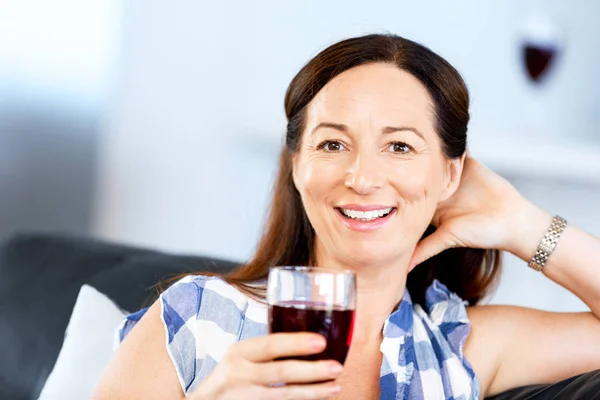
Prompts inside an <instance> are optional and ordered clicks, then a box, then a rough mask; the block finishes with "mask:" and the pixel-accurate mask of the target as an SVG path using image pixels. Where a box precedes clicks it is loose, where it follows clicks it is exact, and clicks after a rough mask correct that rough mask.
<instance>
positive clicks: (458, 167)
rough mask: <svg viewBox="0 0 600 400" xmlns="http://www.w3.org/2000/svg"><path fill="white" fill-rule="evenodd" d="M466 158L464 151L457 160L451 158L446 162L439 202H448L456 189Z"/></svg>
mask: <svg viewBox="0 0 600 400" xmlns="http://www.w3.org/2000/svg"><path fill="white" fill-rule="evenodd" d="M466 158H467V152H466V151H465V153H464V154H463V155H462V156H460V157H458V158H452V159H450V160H448V161H447V164H446V181H445V186H444V190H443V192H442V195H441V197H440V202H442V201H445V200H448V199H449V198H450V197H451V196H452V195H453V194H454V193H455V192H456V190H457V189H458V187H459V185H460V179H461V177H462V172H463V167H464V165H465V159H466Z"/></svg>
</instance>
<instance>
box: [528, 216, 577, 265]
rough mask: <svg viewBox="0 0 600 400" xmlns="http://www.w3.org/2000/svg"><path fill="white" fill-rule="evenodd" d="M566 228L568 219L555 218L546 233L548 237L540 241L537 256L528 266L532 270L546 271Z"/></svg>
mask: <svg viewBox="0 0 600 400" xmlns="http://www.w3.org/2000/svg"><path fill="white" fill-rule="evenodd" d="M566 226H567V220H566V219H564V218H561V217H559V216H558V215H555V216H554V218H553V219H552V225H550V228H549V229H548V231H547V232H546V235H545V236H544V238H543V239H542V240H541V241H540V244H539V246H538V248H537V250H536V252H535V255H534V256H533V258H532V259H531V261H529V263H528V264H527V265H529V267H530V268H533V269H535V270H536V271H541V270H542V269H544V266H546V263H547V262H548V258H549V257H550V255H551V254H552V252H553V251H554V248H555V247H556V243H558V240H559V239H560V235H562V233H563V231H564V230H565V227H566Z"/></svg>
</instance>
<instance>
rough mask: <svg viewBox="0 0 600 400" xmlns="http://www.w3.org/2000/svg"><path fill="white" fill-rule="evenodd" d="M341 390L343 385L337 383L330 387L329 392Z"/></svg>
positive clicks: (333, 392)
mask: <svg viewBox="0 0 600 400" xmlns="http://www.w3.org/2000/svg"><path fill="white" fill-rule="evenodd" d="M341 391H342V387H341V386H339V385H335V386H334V387H332V388H331V389H329V393H331V394H338V393H339V392H341Z"/></svg>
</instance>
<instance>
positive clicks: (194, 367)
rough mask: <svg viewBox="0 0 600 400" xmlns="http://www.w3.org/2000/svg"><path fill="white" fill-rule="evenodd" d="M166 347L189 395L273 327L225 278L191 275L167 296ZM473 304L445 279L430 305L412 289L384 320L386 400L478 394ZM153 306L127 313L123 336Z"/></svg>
mask: <svg viewBox="0 0 600 400" xmlns="http://www.w3.org/2000/svg"><path fill="white" fill-rule="evenodd" d="M159 300H160V304H161V306H162V314H161V319H162V322H163V324H164V328H165V335H166V338H167V344H166V346H167V351H168V353H169V356H170V358H171V361H172V362H173V365H174V366H175V369H176V371H177V377H178V378H179V382H180V384H181V387H182V389H183V392H184V393H185V394H186V395H187V394H188V393H191V392H193V391H194V388H195V387H196V386H197V385H198V384H199V383H200V382H201V381H202V380H203V379H204V378H205V377H206V376H208V375H209V374H210V373H211V372H212V371H213V369H214V368H215V366H216V365H217V363H218V362H219V360H220V359H221V358H222V357H223V355H224V353H225V352H226V350H227V348H228V347H229V346H230V345H232V344H233V343H236V342H238V341H240V340H245V339H249V338H252V337H256V336H259V335H265V334H267V333H268V327H267V318H268V307H267V306H266V305H265V304H262V303H259V302H257V301H256V300H253V299H252V298H249V297H247V296H246V295H244V294H243V293H241V292H240V291H238V290H237V289H236V288H235V287H233V286H231V285H229V284H228V283H226V282H225V281H224V280H222V279H221V278H219V277H206V276H202V275H190V276H187V277H185V278H183V279H181V280H179V281H178V282H177V283H175V284H174V285H173V286H171V287H170V288H168V289H167V290H166V291H165V292H163V293H162V294H161V296H160V299H159ZM465 306H466V303H465V302H464V301H463V300H461V299H460V298H459V297H458V296H457V295H455V294H454V293H451V292H450V291H449V290H448V289H447V288H446V287H445V286H444V285H443V284H442V283H440V282H439V281H437V280H436V281H434V282H433V284H432V285H431V286H430V287H429V288H428V289H427V292H426V296H425V307H421V306H420V305H418V304H417V305H414V306H413V304H412V301H411V298H410V295H409V294H408V290H405V291H404V297H403V299H402V301H401V302H400V304H399V305H398V307H397V308H396V309H395V310H394V311H393V312H392V314H391V315H390V316H389V317H388V319H387V320H386V321H385V324H384V326H383V341H382V343H381V346H380V351H381V353H382V355H383V362H382V365H381V370H380V380H379V386H380V389H381V391H380V393H381V394H380V399H382V400H383V399H385V400H392V399H393V400H400V399H411V400H420V399H427V400H435V399H443V400H450V399H453V400H467V399H479V395H480V387H479V381H478V379H477V377H476V376H475V373H474V371H473V368H472V367H471V365H470V364H469V362H468V361H467V360H466V359H465V357H464V353H463V347H464V343H465V340H466V338H467V336H468V334H469V329H470V323H469V320H468V318H467V312H466V308H465ZM146 310H147V309H143V310H140V311H138V312H136V313H134V314H131V315H128V316H126V317H125V319H124V321H123V322H122V324H121V326H120V327H119V330H118V339H119V341H122V340H123V339H124V338H125V336H126V335H127V333H128V332H129V331H130V330H131V329H132V328H133V327H134V326H135V324H136V322H137V321H139V320H140V318H141V317H142V316H143V315H144V313H145V312H146Z"/></svg>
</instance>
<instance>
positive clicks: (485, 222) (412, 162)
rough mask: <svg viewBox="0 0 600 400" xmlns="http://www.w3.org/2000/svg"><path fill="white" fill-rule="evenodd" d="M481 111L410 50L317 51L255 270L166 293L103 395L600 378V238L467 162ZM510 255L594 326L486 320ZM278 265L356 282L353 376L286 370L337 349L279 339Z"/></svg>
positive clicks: (355, 390)
mask: <svg viewBox="0 0 600 400" xmlns="http://www.w3.org/2000/svg"><path fill="white" fill-rule="evenodd" d="M468 107H469V97H468V92H467V89H466V87H465V84H464V82H463V80H462V79H461V77H460V75H459V74H458V72H457V71H456V70H455V69H454V68H453V67H452V66H450V65H449V64H448V63H447V62H446V61H445V60H444V59H442V58H441V57H439V56H438V55H436V54H434V53H433V52H431V51H430V50H429V49H427V48H425V47H423V46H421V45H419V44H417V43H414V42H412V41H409V40H406V39H403V38H401V37H398V36H393V35H368V36H364V37H358V38H353V39H349V40H344V41H342V42H339V43H337V44H334V45H333V46H331V47H329V48H327V49H325V50H324V51H322V52H321V53H320V54H318V55H317V56H316V57H315V58H314V59H312V60H311V61H310V62H309V63H308V64H307V65H306V66H304V68H303V69H302V70H301V71H300V72H299V73H298V75H296V77H295V78H294V79H293V81H292V82H291V84H290V86H289V88H288V91H287V94H286V98H285V110H286V114H287V118H288V126H287V136H286V146H285V148H284V149H283V152H282V155H281V160H280V169H279V174H278V178H277V182H276V185H275V194H274V199H273V203H272V207H271V210H270V217H269V220H268V224H267V227H266V231H265V234H264V236H263V238H262V240H261V242H260V244H259V246H258V250H257V252H256V255H255V257H254V258H253V259H252V260H251V261H250V263H249V264H247V265H245V266H243V267H242V268H241V269H239V270H238V271H236V272H235V273H234V274H232V275H231V276H229V277H225V280H223V279H221V278H219V277H206V276H191V277H186V278H184V279H183V280H181V281H179V282H178V283H176V284H175V285H173V286H172V287H171V288H169V289H168V290H167V291H166V292H164V293H163V294H162V295H161V299H160V300H159V301H157V302H156V303H155V304H154V305H153V306H152V307H150V309H149V310H148V312H147V313H146V314H145V315H144V316H143V318H141V320H140V321H139V322H138V323H137V324H136V325H135V328H134V329H133V330H131V332H130V333H128V334H127V337H126V339H125V340H124V341H123V342H122V344H121V345H120V347H119V349H118V351H117V353H116V354H115V356H114V359H113V361H112V363H111V365H110V366H109V368H108V369H107V371H106V372H105V374H104V376H103V378H102V379H101V381H100V383H99V385H98V388H97V389H96V392H95V397H94V398H96V399H118V398H145V399H151V398H156V399H178V398H183V397H184V396H187V397H189V398H191V399H284V398H285V399H320V398H330V397H335V398H338V399H377V398H382V399H407V398H410V399H422V398H425V399H430V398H431V399H450V398H454V399H475V398H481V397H484V396H489V395H493V394H495V393H499V392H501V391H504V390H507V389H509V388H513V387H517V386H521V385H526V384H533V383H544V382H554V381H558V380H560V379H564V378H567V377H569V376H572V375H575V374H578V373H582V372H586V371H590V370H592V369H596V368H599V367H600V340H598V338H600V321H599V320H598V316H600V274H598V273H597V270H598V268H599V267H600V266H599V265H598V261H597V260H598V259H600V242H599V240H598V239H596V238H594V237H592V236H591V235H589V234H587V233H585V232H583V231H581V230H579V229H577V228H575V227H573V226H571V225H568V226H566V228H565V221H564V220H562V219H561V218H559V217H555V218H554V219H553V217H552V216H551V215H550V214H548V213H546V212H545V211H543V210H541V209H539V208H538V207H536V206H535V205H533V204H531V203H530V202H528V201H527V200H526V199H524V198H523V197H521V196H520V195H519V193H518V192H517V191H516V190H515V189H514V188H513V187H512V186H511V185H510V184H509V183H508V182H506V181H505V180H503V179H502V178H500V177H499V176H497V175H495V174H494V173H492V172H491V171H489V170H487V169H486V168H485V167H484V166H482V165H481V164H479V163H478V162H477V161H476V160H474V159H472V158H470V157H469V156H468V155H467V154H466V142H467V140H466V139H467V136H466V132H467V124H468V120H469V113H468ZM434 227H437V229H435V228H434ZM549 227H550V228H549ZM546 232H548V233H547V234H546ZM545 234H546V236H545ZM542 239H543V240H542ZM557 241H558V242H557ZM556 242H557V243H556ZM543 246H546V248H545V249H544V248H543ZM477 249H487V250H477ZM492 249H496V250H492ZM498 250H505V251H509V252H511V253H513V254H515V255H517V256H518V257H520V258H521V259H523V260H524V261H526V262H529V265H530V266H531V267H534V268H536V269H538V270H541V271H542V272H543V274H544V275H546V276H547V277H548V278H550V279H552V280H554V281H555V282H557V283H558V284H560V285H562V286H564V287H565V288H567V289H569V290H571V291H572V292H573V293H575V294H576V295H577V296H578V297H579V298H581V299H582V300H583V301H584V302H585V303H586V304H587V305H588V306H589V307H590V308H591V310H592V312H591V313H569V314H558V313H549V312H542V311H536V310H531V309H525V308H520V307H500V306H478V305H477V303H478V302H479V301H480V299H481V298H482V297H483V296H484V295H485V294H486V293H488V292H489V290H490V289H491V288H492V286H493V284H494V282H495V280H496V278H497V276H498V275H499V271H500V268H499V265H500V264H499V257H498ZM534 255H536V257H535V258H533V256H534ZM274 265H317V266H327V267H329V268H340V269H342V268H343V269H350V270H353V271H354V272H355V273H356V275H357V282H358V299H357V310H356V321H355V327H354V335H353V341H352V345H351V348H350V351H349V354H348V358H347V360H346V362H345V364H344V366H343V367H342V366H341V365H339V364H338V363H337V362H335V361H316V362H308V361H274V360H275V359H277V358H279V357H283V356H294V355H296V356H297V355H305V354H311V353H319V352H320V351H321V350H322V349H323V347H324V342H323V338H321V337H320V336H318V335H313V334H308V333H299V334H276V335H266V333H267V328H266V325H265V322H266V314H267V308H266V307H265V305H264V304H263V303H261V301H260V300H261V298H260V297H261V296H264V286H261V285H263V282H264V279H265V278H266V276H267V274H268V269H269V267H270V266H274ZM534 290H535V288H532V291H534ZM257 299H258V301H257ZM463 300H464V301H463ZM465 303H466V304H468V307H465ZM165 343H166V344H167V345H166V346H165ZM278 382H284V383H287V385H285V386H281V385H274V384H275V383H278ZM315 382H316V383H315ZM187 397H186V398H187Z"/></svg>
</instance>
